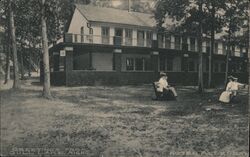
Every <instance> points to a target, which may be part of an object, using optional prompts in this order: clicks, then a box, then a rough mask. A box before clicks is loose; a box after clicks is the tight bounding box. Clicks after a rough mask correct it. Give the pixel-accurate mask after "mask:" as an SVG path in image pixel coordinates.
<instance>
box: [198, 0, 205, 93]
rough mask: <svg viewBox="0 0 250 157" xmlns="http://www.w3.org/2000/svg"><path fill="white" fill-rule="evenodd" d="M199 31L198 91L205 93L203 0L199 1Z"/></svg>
mask: <svg viewBox="0 0 250 157" xmlns="http://www.w3.org/2000/svg"><path fill="white" fill-rule="evenodd" d="M199 14H200V18H199V31H198V52H199V69H198V70H199V72H198V77H199V78H198V91H199V92H200V93H203V91H204V87H203V53H202V34H203V31H202V24H203V23H202V16H201V15H202V2H201V1H200V2H199Z"/></svg>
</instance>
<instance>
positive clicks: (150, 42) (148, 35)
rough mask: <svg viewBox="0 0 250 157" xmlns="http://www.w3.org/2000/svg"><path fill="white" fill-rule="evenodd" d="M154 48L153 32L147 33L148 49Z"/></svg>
mask: <svg viewBox="0 0 250 157" xmlns="http://www.w3.org/2000/svg"><path fill="white" fill-rule="evenodd" d="M151 46H152V32H150V31H147V47H151Z"/></svg>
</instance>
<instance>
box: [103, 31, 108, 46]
mask: <svg viewBox="0 0 250 157" xmlns="http://www.w3.org/2000/svg"><path fill="white" fill-rule="evenodd" d="M102 43H103V44H109V27H102Z"/></svg>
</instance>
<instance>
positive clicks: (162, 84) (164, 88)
mask: <svg viewBox="0 0 250 157" xmlns="http://www.w3.org/2000/svg"><path fill="white" fill-rule="evenodd" d="M167 79H168V77H167V75H166V73H163V72H161V73H160V79H159V82H158V88H157V91H158V92H162V94H163V97H167V95H168V94H169V92H172V93H173V96H174V99H176V97H177V93H176V90H175V88H174V87H171V86H169V85H168V81H167Z"/></svg>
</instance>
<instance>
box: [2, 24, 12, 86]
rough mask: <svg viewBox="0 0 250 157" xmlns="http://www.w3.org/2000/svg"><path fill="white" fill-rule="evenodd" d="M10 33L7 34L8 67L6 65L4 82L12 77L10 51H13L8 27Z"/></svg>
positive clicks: (5, 47)
mask: <svg viewBox="0 0 250 157" xmlns="http://www.w3.org/2000/svg"><path fill="white" fill-rule="evenodd" d="M7 31H8V33H6V35H5V44H4V45H5V46H4V51H5V52H6V67H5V78H4V84H7V83H8V81H9V79H10V53H11V45H10V43H11V41H10V32H9V29H7Z"/></svg>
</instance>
